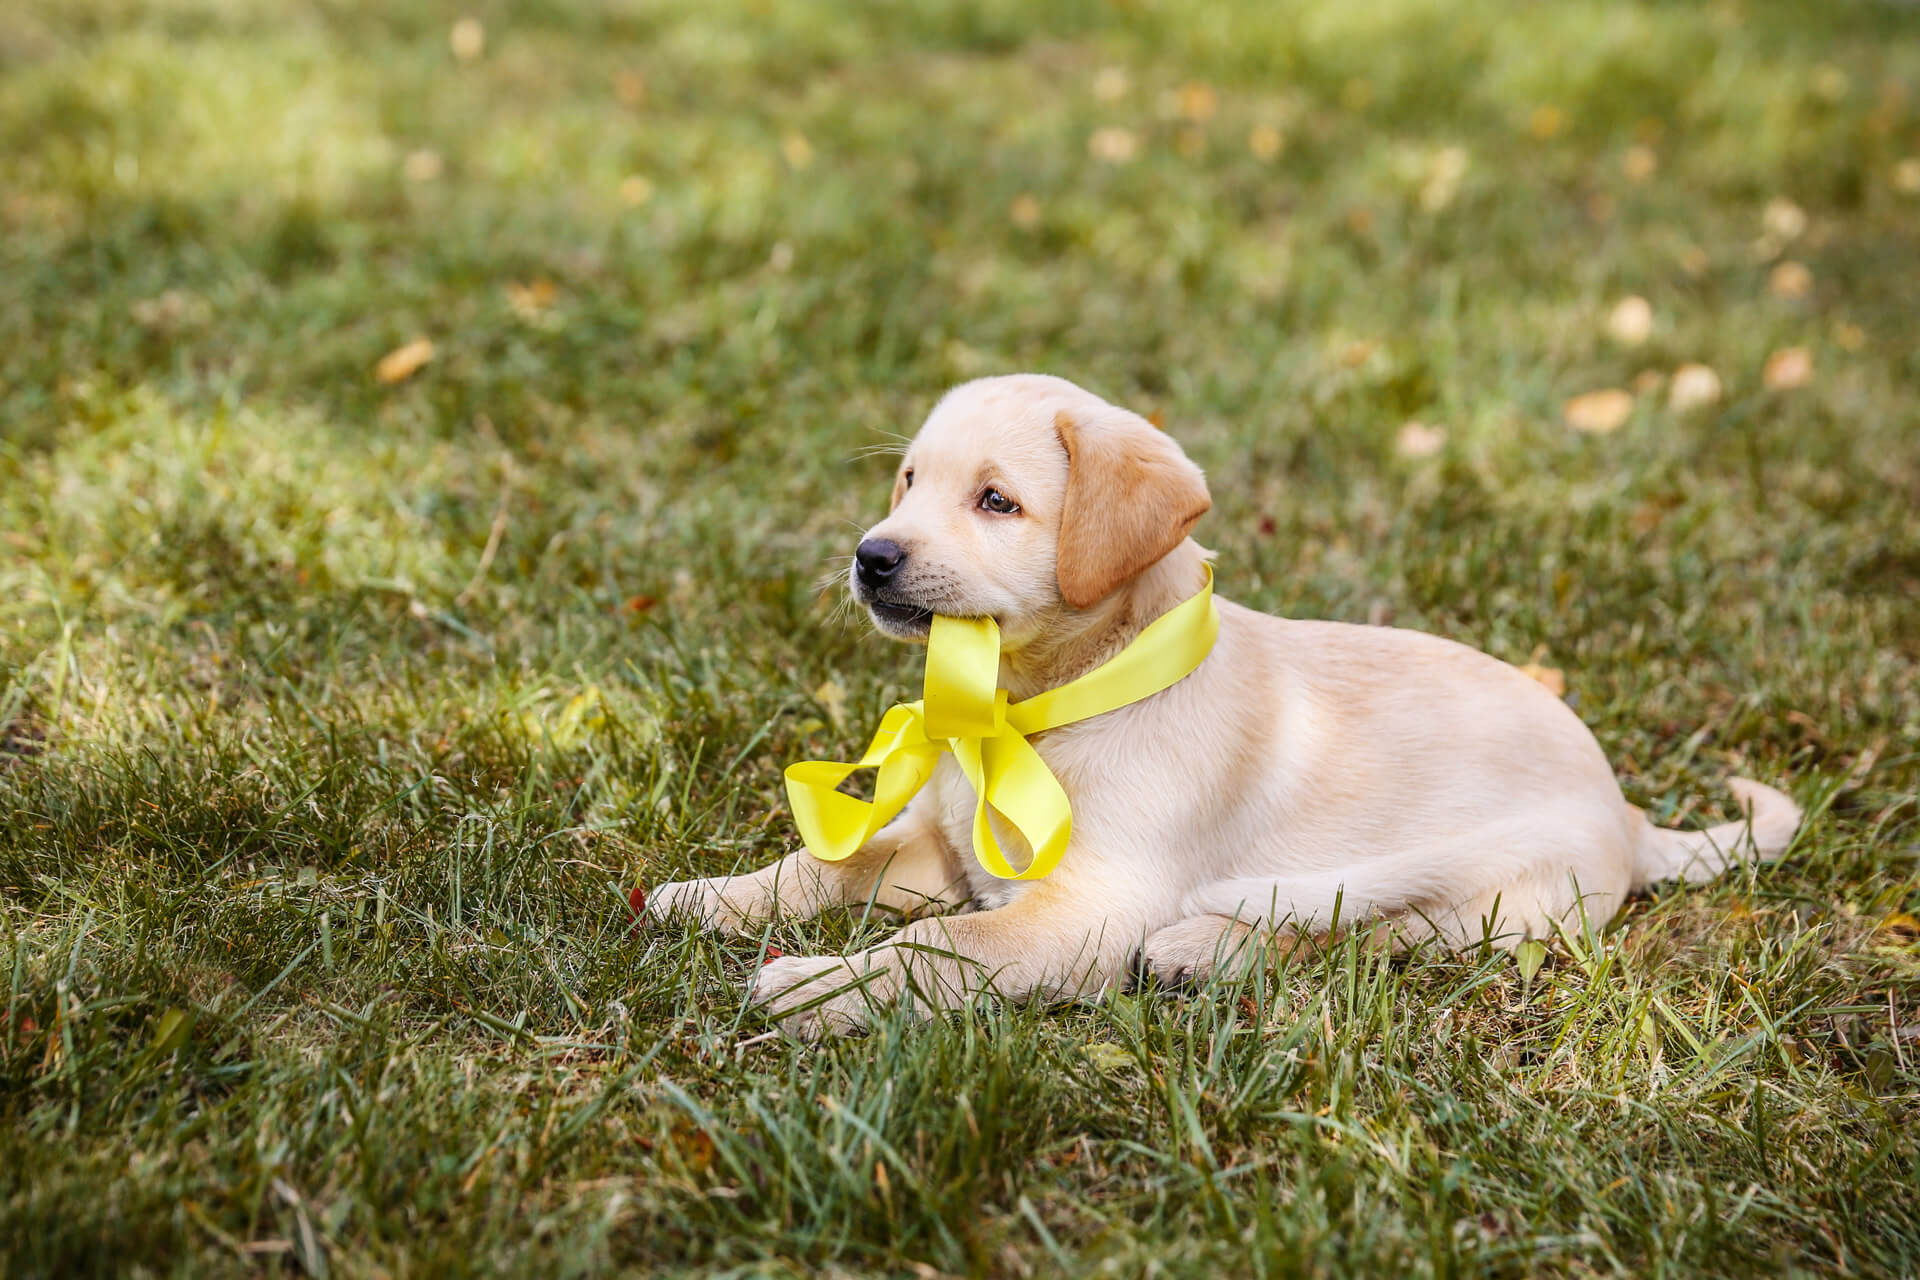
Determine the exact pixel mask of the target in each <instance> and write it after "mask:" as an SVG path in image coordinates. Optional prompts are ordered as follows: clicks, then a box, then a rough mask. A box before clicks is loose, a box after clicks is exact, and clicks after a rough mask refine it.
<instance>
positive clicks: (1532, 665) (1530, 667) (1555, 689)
mask: <svg viewBox="0 0 1920 1280" xmlns="http://www.w3.org/2000/svg"><path fill="white" fill-rule="evenodd" d="M1520 671H1521V673H1522V674H1523V675H1525V676H1526V677H1527V678H1528V679H1530V680H1532V681H1534V682H1535V683H1536V684H1538V685H1539V686H1540V687H1541V688H1543V689H1545V690H1546V691H1547V692H1548V693H1550V694H1552V695H1553V696H1554V697H1556V698H1564V697H1566V696H1567V676H1566V673H1565V672H1564V671H1562V670H1560V669H1559V668H1558V667H1543V666H1541V665H1540V664H1539V663H1538V662H1523V663H1521V664H1520Z"/></svg>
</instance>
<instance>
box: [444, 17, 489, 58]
mask: <svg viewBox="0 0 1920 1280" xmlns="http://www.w3.org/2000/svg"><path fill="white" fill-rule="evenodd" d="M447 45H448V47H449V48H451V49H452V50H453V56H454V57H456V58H458V59H460V61H462V62H472V61H473V60H474V59H475V58H478V57H479V56H480V55H481V54H483V53H485V52H486V51H487V29H486V28H485V27H484V26H482V25H481V23H480V19H478V18H462V19H460V20H459V21H458V22H456V23H454V24H453V30H451V31H449V32H448V33H447Z"/></svg>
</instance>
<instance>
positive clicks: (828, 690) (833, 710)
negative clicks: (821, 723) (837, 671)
mask: <svg viewBox="0 0 1920 1280" xmlns="http://www.w3.org/2000/svg"><path fill="white" fill-rule="evenodd" d="M813 700H814V701H815V702H817V703H819V704H820V705H821V706H822V707H824V708H826V712H827V718H828V719H830V720H832V721H833V727H834V728H836V729H839V728H844V727H845V725H846V723H847V691H846V690H845V689H842V688H841V687H840V686H839V685H838V684H837V683H835V682H834V681H832V680H828V681H826V682H824V683H823V684H821V686H820V687H819V688H818V689H815V690H814V691H813Z"/></svg>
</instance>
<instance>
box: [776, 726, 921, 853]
mask: <svg viewBox="0 0 1920 1280" xmlns="http://www.w3.org/2000/svg"><path fill="white" fill-rule="evenodd" d="M919 724H920V717H919V711H918V708H917V706H915V705H913V704H908V705H904V706H898V707H895V708H893V709H892V710H891V711H889V712H887V714H886V716H885V718H883V719H882V720H881V722H880V728H879V731H878V732H876V733H875V734H874V736H873V742H872V744H871V745H869V746H868V748H867V751H866V754H865V755H863V756H861V758H860V760H859V761H858V762H857V763H855V764H842V763H840V762H838V761H834V760H802V761H800V762H798V763H797V764H791V765H788V766H787V769H786V772H785V774H784V777H785V780H786V787H787V803H788V805H789V806H790V807H791V808H792V810H793V825H794V827H795V828H796V829H798V830H799V832H800V840H801V842H802V843H803V844H805V845H806V847H807V852H808V853H810V854H812V855H813V856H814V857H816V858H818V859H820V860H821V861H822V862H842V861H845V860H846V859H847V858H850V857H852V856H853V854H854V853H855V852H857V851H858V850H859V849H860V848H861V846H863V845H865V844H866V843H867V841H869V840H871V839H872V838H873V837H874V835H875V834H876V833H878V832H879V830H880V829H881V828H882V827H884V826H886V825H887V823H889V822H891V821H893V819H894V817H895V815H897V814H898V813H899V812H900V810H902V809H904V808H906V806H907V802H908V801H909V800H911V799H913V796H914V793H915V792H917V791H919V790H920V788H921V787H923V786H925V785H926V782H927V779H928V778H930V777H932V776H933V763H934V758H935V757H936V756H937V755H938V754H939V748H938V747H936V746H934V745H933V744H932V743H930V742H928V741H927V738H926V734H925V733H924V732H922V731H921V730H920V728H919ZM872 768H877V769H878V770H879V773H878V776H876V777H875V779H874V784H873V799H872V800H871V801H867V800H862V799H860V798H859V797H858V796H850V795H848V794H846V793H845V792H844V791H841V790H840V789H839V788H840V784H841V783H843V782H845V781H846V780H847V779H848V778H849V777H851V776H852V775H853V774H854V773H855V772H856V771H858V770H860V769H872Z"/></svg>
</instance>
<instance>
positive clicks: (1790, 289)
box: [1767, 258, 1813, 299]
mask: <svg viewBox="0 0 1920 1280" xmlns="http://www.w3.org/2000/svg"><path fill="white" fill-rule="evenodd" d="M1767 288H1768V289H1769V290H1770V291H1771V292H1772V293H1773V296H1774V297H1776V298H1789V299H1791V298H1804V297H1806V296H1807V294H1809V293H1811V292H1812V291H1813V272H1811V271H1809V270H1807V268H1806V266H1805V264H1803V263H1799V262H1795V261H1793V260H1792V259H1791V258H1789V259H1788V260H1787V261H1785V262H1782V263H1781V264H1780V265H1779V266H1777V267H1775V268H1774V269H1773V270H1772V271H1771V272H1770V273H1768V275H1767Z"/></svg>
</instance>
